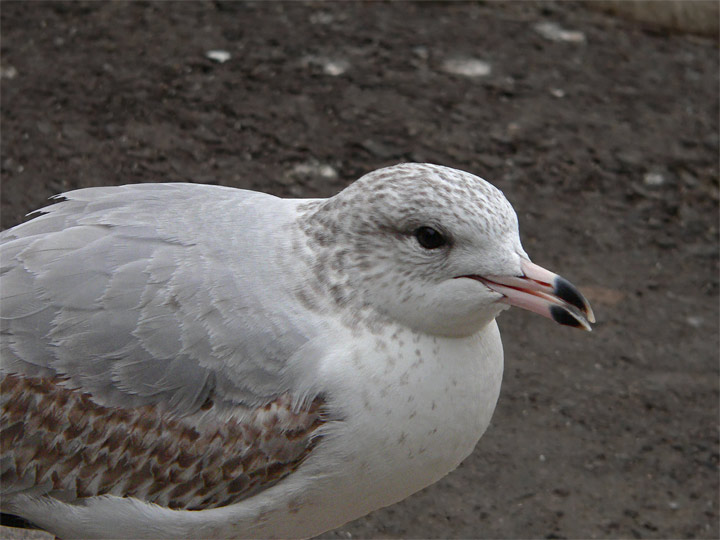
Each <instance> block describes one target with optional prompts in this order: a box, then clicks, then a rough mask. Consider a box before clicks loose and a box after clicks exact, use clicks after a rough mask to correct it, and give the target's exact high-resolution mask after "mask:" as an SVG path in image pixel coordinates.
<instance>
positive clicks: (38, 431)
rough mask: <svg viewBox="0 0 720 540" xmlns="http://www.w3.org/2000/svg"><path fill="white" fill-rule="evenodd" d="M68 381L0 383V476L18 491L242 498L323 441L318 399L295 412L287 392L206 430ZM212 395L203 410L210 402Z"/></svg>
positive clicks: (156, 499)
mask: <svg viewBox="0 0 720 540" xmlns="http://www.w3.org/2000/svg"><path fill="white" fill-rule="evenodd" d="M61 383H62V380H61V379H47V378H32V377H23V376H19V375H14V374H13V375H6V376H4V378H3V379H2V381H1V382H0V392H2V397H3V406H2V420H1V421H0V464H1V467H2V468H1V469H0V481H1V482H2V493H3V495H4V496H5V497H11V496H12V495H13V494H14V493H22V492H23V490H25V489H27V488H28V482H30V485H33V486H40V485H42V484H44V483H46V484H47V490H48V493H50V494H52V493H51V491H61V492H63V493H64V497H65V498H66V497H67V496H70V497H71V498H73V497H74V498H83V497H91V496H95V495H104V494H112V495H117V496H124V497H136V498H138V499H141V500H144V501H148V502H153V503H156V504H158V505H160V506H165V507H169V508H174V509H189V510H198V509H203V508H214V507H218V506H225V505H228V504H232V503H235V502H238V501H240V500H242V499H244V498H246V497H248V496H250V495H252V494H254V493H256V492H258V491H260V490H262V489H264V488H266V487H268V486H270V485H272V484H275V483H276V482H278V481H279V480H281V479H282V478H284V477H285V476H287V475H288V474H290V473H291V472H292V471H294V470H295V469H297V468H298V467H299V466H300V464H301V463H302V462H303V460H304V459H305V457H306V456H307V455H308V454H309V453H310V452H311V451H312V450H313V448H314V447H315V446H316V445H317V443H318V441H319V439H320V438H319V437H318V436H317V430H318V428H319V427H320V426H321V425H322V424H323V423H324V420H323V405H324V402H323V400H322V399H321V398H316V399H315V400H314V401H313V402H312V403H311V404H310V405H309V406H308V407H306V408H305V409H302V410H299V411H295V410H293V409H292V408H291V407H292V400H291V398H290V396H287V395H283V396H280V397H278V398H276V399H275V400H274V401H272V402H270V403H267V404H266V405H264V406H262V407H259V408H257V409H255V410H253V411H251V413H250V414H248V415H246V416H245V417H244V418H243V419H242V421H238V420H234V419H229V420H224V421H222V422H221V421H219V420H218V421H217V423H214V422H209V421H204V422H203V423H202V427H199V426H195V425H192V424H191V423H190V421H188V420H184V419H182V418H172V417H169V416H168V415H164V414H163V413H162V411H161V410H160V409H159V408H158V407H157V406H143V407H138V408H128V409H117V408H109V407H103V406H100V405H98V404H96V403H95V402H93V401H92V399H91V397H90V396H89V395H87V394H83V393H81V392H79V391H77V390H72V389H68V388H65V387H64V386H62V384H61ZM212 407H213V403H212V401H210V400H209V401H208V402H206V403H205V404H204V405H203V410H205V411H208V410H210V409H212Z"/></svg>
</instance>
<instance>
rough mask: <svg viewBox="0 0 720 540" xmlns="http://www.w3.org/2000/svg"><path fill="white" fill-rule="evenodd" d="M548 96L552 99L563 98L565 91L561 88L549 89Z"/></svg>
mask: <svg viewBox="0 0 720 540" xmlns="http://www.w3.org/2000/svg"><path fill="white" fill-rule="evenodd" d="M550 95H551V96H552V97H556V98H564V97H565V90H563V89H562V88H551V89H550Z"/></svg>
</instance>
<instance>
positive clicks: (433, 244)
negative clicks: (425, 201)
mask: <svg viewBox="0 0 720 540" xmlns="http://www.w3.org/2000/svg"><path fill="white" fill-rule="evenodd" d="M415 238H417V241H418V242H419V243H420V245H421V246H422V247H424V248H425V249H437V248H439V247H442V246H444V245H445V244H447V239H446V238H445V236H443V234H442V233H439V232H438V231H436V230H435V229H433V228H432V227H418V228H417V229H416V230H415Z"/></svg>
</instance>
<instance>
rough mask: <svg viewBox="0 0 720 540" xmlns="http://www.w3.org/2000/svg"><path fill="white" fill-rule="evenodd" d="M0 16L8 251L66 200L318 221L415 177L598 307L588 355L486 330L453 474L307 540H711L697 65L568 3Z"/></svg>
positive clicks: (714, 53) (714, 380) (560, 342)
mask: <svg viewBox="0 0 720 540" xmlns="http://www.w3.org/2000/svg"><path fill="white" fill-rule="evenodd" d="M1 9H2V28H1V30H2V40H1V43H0V45H1V54H2V71H1V73H0V75H1V76H2V81H1V85H2V86H1V90H2V94H1V105H2V107H1V108H2V111H1V112H2V147H1V166H2V216H1V217H2V226H3V227H9V226H12V225H13V224H15V223H17V222H19V221H21V220H22V219H23V215H24V214H25V213H26V212H28V211H30V210H32V209H35V208H37V207H40V206H42V205H43V204H44V203H45V200H46V199H47V197H49V196H51V195H53V194H56V193H59V192H62V191H66V190H69V189H72V188H77V187H84V186H100V185H111V184H123V183H132V182H165V181H193V182H203V183H212V184H215V183H218V184H223V185H229V186H235V187H241V188H250V189H256V190H262V191H268V192H271V193H274V194H277V195H281V196H294V197H297V196H303V197H317V196H327V195H331V194H333V193H335V192H337V191H338V190H339V189H341V188H342V187H343V186H345V185H346V184H348V183H349V182H350V181H352V180H354V179H356V178H357V177H359V176H360V175H362V174H363V173H365V172H367V171H370V170H372V169H376V168H378V167H381V166H385V165H388V164H393V163H397V162H402V161H427V162H433V163H440V164H444V165H449V166H453V167H457V168H461V169H465V170H468V171H471V172H473V173H476V174H478V175H480V176H482V177H484V178H486V179H488V180H490V181H492V182H493V183H495V184H496V185H497V186H498V187H500V188H501V189H502V190H503V191H504V192H505V194H506V195H507V197H508V198H509V199H510V201H511V202H512V203H513V204H514V206H515V208H516V210H517V211H518V215H519V218H520V224H521V231H522V237H523V242H524V245H525V248H526V250H527V251H528V253H530V255H531V256H532V257H533V259H534V260H535V262H537V263H539V264H541V265H543V266H546V267H548V268H551V269H553V270H555V271H557V272H560V273H562V274H563V275H565V276H566V277H567V278H569V279H570V280H571V281H573V282H574V283H575V284H577V285H579V286H580V287H581V289H583V291H584V292H585V293H586V294H587V296H588V297H589V298H590V300H591V301H592V303H593V305H594V307H595V310H596V314H597V318H598V324H597V325H596V327H595V330H594V331H593V332H592V333H589V334H588V333H583V332H579V331H573V330H570V329H568V328H564V327H559V326H556V325H554V324H552V323H551V322H549V321H547V320H545V319H541V318H539V317H537V316H534V315H532V314H528V313H525V312H520V311H519V310H511V311H510V312H509V313H506V314H503V316H502V317H501V319H500V326H501V330H502V333H503V340H504V343H505V352H506V373H505V380H504V386H503V390H502V394H501V396H500V400H499V403H498V408H497V411H496V413H495V416H494V419H493V422H492V425H491V426H490V428H489V430H488V432H487V434H486V435H485V436H484V437H483V439H482V440H481V442H480V444H479V445H478V447H477V449H476V451H475V453H474V454H473V455H472V456H471V457H470V458H468V460H467V461H466V462H465V463H463V464H462V466H461V467H460V468H459V469H458V470H457V471H456V472H454V473H452V474H450V475H449V476H448V477H446V478H445V479H444V480H443V481H441V482H439V483H438V484H436V485H434V486H432V487H430V488H428V489H426V490H424V491H422V492H421V493H419V494H416V495H415V496H413V497H411V498H409V499H407V500H406V501H404V502H402V503H400V504H397V505H395V506H393V507H390V508H387V509H384V510H380V511H378V512H375V513H374V514H372V515H370V516H368V517H366V518H363V519H360V520H358V521H356V522H354V523H351V524H348V525H346V526H344V527H342V528H341V529H338V530H337V531H334V532H331V533H328V534H327V535H326V537H327V538H351V537H354V538H376V537H382V538H451V537H452V538H460V537H465V538H607V537H611V538H718V537H719V536H720V531H719V530H718V144H719V140H718V114H719V110H718V47H717V42H716V41H714V40H712V39H708V38H700V37H694V36H688V35H681V34H673V33H668V32H665V31H657V30H652V29H647V28H643V27H642V26H640V25H638V24H635V23H632V22H628V21H624V20H619V19H615V18H613V17H610V16H608V15H605V14H603V13H601V12H597V11H593V10H588V9H587V8H586V7H585V6H583V5H580V4H574V3H562V4H555V3H532V2H523V3H516V2H513V3H492V2H489V3H443V2H428V3H420V4H416V3H367V4H359V3H319V2H313V3H250V4H245V3H211V2H207V3H185V2H183V3H170V2H164V3H150V2H133V3H124V2H114V3H109V2H93V3H82V2H73V3H39V2H32V3H29V2H13V1H4V2H2V7H1ZM539 23H546V24H545V25H541V26H538V24H539ZM547 23H555V24H556V25H559V28H560V30H561V31H560V32H557V30H558V28H557V27H552V26H551V25H550V26H549V25H548V24H547ZM553 29H554V30H556V32H555V33H552V31H553ZM562 30H564V33H563V32H562ZM553 37H554V38H555V39H553ZM209 51H226V52H227V53H229V55H230V56H229V59H227V60H226V61H224V62H223V61H220V60H223V59H224V58H222V57H219V56H216V59H215V60H213V59H211V58H209V57H208V56H207V53H208V52H209ZM488 70H489V72H488Z"/></svg>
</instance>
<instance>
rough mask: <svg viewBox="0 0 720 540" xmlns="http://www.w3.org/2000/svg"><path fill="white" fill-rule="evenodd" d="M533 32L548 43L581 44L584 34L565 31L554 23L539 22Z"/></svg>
mask: <svg viewBox="0 0 720 540" xmlns="http://www.w3.org/2000/svg"><path fill="white" fill-rule="evenodd" d="M534 28H535V31H536V32H537V33H538V34H540V35H541V36H542V37H544V38H545V39H549V40H550V41H567V42H570V43H583V42H584V41H585V34H583V33H582V32H579V31H576V30H565V29H564V28H562V27H561V26H560V25H559V24H557V23H554V22H541V23H537V24H536V25H535V27H534Z"/></svg>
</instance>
